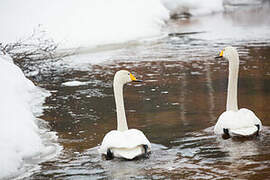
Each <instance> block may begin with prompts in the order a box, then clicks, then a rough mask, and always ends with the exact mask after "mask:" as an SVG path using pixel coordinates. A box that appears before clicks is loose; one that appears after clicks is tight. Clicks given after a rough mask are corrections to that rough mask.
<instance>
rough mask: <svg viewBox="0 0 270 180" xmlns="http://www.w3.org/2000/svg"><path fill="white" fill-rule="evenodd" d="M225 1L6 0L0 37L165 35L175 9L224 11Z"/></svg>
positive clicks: (96, 40)
mask: <svg viewBox="0 0 270 180" xmlns="http://www.w3.org/2000/svg"><path fill="white" fill-rule="evenodd" d="M222 8H223V7H222V0H204V1H200V0H88V1H86V0H57V1H51V2H50V3H48V2H47V1H44V0H27V1H18V0H2V1H1V6H0V22H1V28H0V41H1V42H4V43H8V42H16V41H17V40H18V39H23V37H29V36H30V35H31V34H32V33H33V31H43V30H45V31H46V32H47V36H48V38H52V39H53V40H54V41H55V42H56V43H58V44H60V48H61V49H66V48H78V47H93V46H98V45H104V44H114V43H122V42H127V41H131V40H138V39H142V38H151V37H156V36H160V35H162V34H163V33H164V27H165V26H164V25H165V23H166V21H167V20H168V19H169V15H170V13H171V14H172V13H179V12H181V11H188V12H189V13H191V14H192V15H201V14H210V13H212V12H216V11H220V10H222Z"/></svg>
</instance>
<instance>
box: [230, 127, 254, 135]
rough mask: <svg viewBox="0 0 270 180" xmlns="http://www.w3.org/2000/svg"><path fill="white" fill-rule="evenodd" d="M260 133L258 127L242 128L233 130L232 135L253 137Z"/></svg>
mask: <svg viewBox="0 0 270 180" xmlns="http://www.w3.org/2000/svg"><path fill="white" fill-rule="evenodd" d="M257 131H258V128H257V127H256V126H251V127H246V128H241V129H231V130H230V134H231V135H234V136H252V135H254V134H255V133H256V132H257Z"/></svg>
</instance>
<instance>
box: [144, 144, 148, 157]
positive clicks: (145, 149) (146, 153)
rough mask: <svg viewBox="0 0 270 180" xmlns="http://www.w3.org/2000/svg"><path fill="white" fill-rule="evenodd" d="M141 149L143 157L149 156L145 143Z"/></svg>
mask: <svg viewBox="0 0 270 180" xmlns="http://www.w3.org/2000/svg"><path fill="white" fill-rule="evenodd" d="M143 149H144V154H143V156H144V157H145V158H148V157H149V153H148V152H147V151H148V146H147V145H145V144H144V145H143Z"/></svg>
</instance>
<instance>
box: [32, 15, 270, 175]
mask: <svg viewBox="0 0 270 180" xmlns="http://www.w3.org/2000/svg"><path fill="white" fill-rule="evenodd" d="M218 18H220V17H218ZM227 18H228V17H227ZM206 20H207V18H206ZM206 20H205V19H203V20H201V23H205V22H206ZM174 23H175V24H174V26H172V27H174V28H175V27H179V24H180V25H182V24H181V23H183V22H181V23H179V24H178V23H177V22H174ZM185 23H187V25H186V28H187V29H189V28H190V27H189V25H190V24H192V23H195V27H197V25H196V23H198V22H189V23H190V24H189V23H188V22H185ZM200 26H202V25H200ZM192 27H193V26H192ZM202 27H204V26H202ZM193 28H194V27H193ZM184 29H185V28H184ZM195 29H196V28H195ZM244 29H245V28H244ZM191 30H192V29H191ZM242 30H243V29H242ZM191 32H194V31H191ZM207 34H208V36H209V34H211V31H207V32H205V33H197V34H196V33H195V34H187V35H184V36H181V37H172V36H169V37H167V38H165V39H161V40H157V41H155V42H150V43H149V42H145V43H144V44H141V45H140V44H139V45H137V46H131V47H127V48H120V49H117V50H112V51H106V52H102V53H100V52H99V53H97V54H94V53H93V54H88V55H87V54H83V55H77V56H73V57H69V58H67V59H66V60H65V61H63V62H61V63H63V64H61V68H59V67H60V66H59V64H56V66H55V67H54V66H51V67H50V70H51V71H48V72H47V71H46V72H44V73H43V74H41V75H40V77H36V78H37V79H36V80H37V81H38V83H39V85H40V86H42V87H45V88H46V89H48V90H50V91H51V93H52V96H51V97H50V98H48V99H47V102H46V104H45V105H46V107H47V108H46V111H45V113H44V116H43V117H42V118H43V119H45V120H46V121H48V122H49V124H50V125H51V127H52V129H53V130H54V131H56V132H58V135H59V136H60V139H61V140H60V143H61V144H62V145H63V147H64V150H63V153H62V155H61V156H60V157H58V158H57V159H55V160H53V161H49V162H45V163H42V164H41V169H40V170H36V171H35V172H34V173H33V175H32V176H31V178H32V179H48V178H52V179H127V178H134V179H222V178H227V179H255V178H258V179H267V177H269V176H270V152H269V148H270V129H269V128H268V127H267V126H270V121H268V119H269V118H270V117H269V113H268V112H270V106H269V102H270V94H269V92H270V61H269V59H270V44H269V41H268V40H265V42H262V41H261V39H260V41H258V42H254V41H253V40H254V39H252V38H251V39H252V40H251V41H252V43H248V42H249V37H248V34H247V35H246V36H247V37H245V38H243V39H242V38H240V39H238V40H235V41H231V39H226V37H225V39H226V42H230V44H231V43H233V44H234V45H235V46H236V47H237V48H238V50H239V52H240V56H241V58H240V74H239V107H247V108H249V109H251V110H253V111H254V112H256V114H257V116H258V117H259V118H260V119H261V120H262V123H263V125H264V129H263V132H262V134H261V136H259V137H255V138H251V139H248V140H246V141H243V140H232V139H228V140H222V139H220V138H219V137H216V136H215V135H214V134H213V126H214V125H215V123H216V120H217V117H218V116H219V115H220V114H221V113H222V112H223V111H224V110H225V104H226V88H227V75H228V69H227V68H228V62H226V61H216V60H215V59H214V58H213V57H214V56H215V55H216V54H217V52H218V50H220V49H222V48H224V46H225V45H224V44H223V43H211V38H210V39H208V40H206V39H205V37H206V35H207ZM227 34H228V33H227ZM213 35H215V33H213ZM245 39H246V40H245ZM243 42H245V43H243ZM209 43H210V44H209ZM108 57H109V58H108ZM100 59H101V61H103V62H105V63H102V64H92V63H91V62H90V63H89V60H93V61H94V62H96V61H97V60H100ZM65 63H66V64H65ZM70 64H71V66H72V67H73V68H70V66H69V65H70ZM59 69H60V70H59ZM119 69H128V70H130V71H132V72H134V74H135V76H136V77H137V78H138V79H142V80H143V83H141V84H128V85H127V86H126V87H125V89H124V98H125V106H126V114H127V120H128V125H129V127H130V128H137V129H140V130H142V131H143V132H144V133H145V135H146V136H147V137H148V139H149V140H150V141H151V142H152V143H153V152H152V154H151V155H150V158H149V159H141V160H138V161H135V162H134V161H122V160H113V161H102V160H101V157H100V155H99V154H98V153H97V149H98V145H99V143H100V142H101V141H102V139H103V137H104V135H105V134H106V133H107V132H108V131H110V130H112V129H115V128H116V113H115V104H114V98H113V92H112V80H113V75H114V73H115V72H116V71H117V70H119ZM53 70H54V71H53ZM75 80H77V81H81V82H87V83H83V84H82V85H80V86H64V85H62V84H63V83H64V82H68V81H75Z"/></svg>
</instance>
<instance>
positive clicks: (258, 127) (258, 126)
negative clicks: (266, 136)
mask: <svg viewBox="0 0 270 180" xmlns="http://www.w3.org/2000/svg"><path fill="white" fill-rule="evenodd" d="M255 126H256V127H257V129H258V130H257V132H256V136H259V131H260V125H259V124H255Z"/></svg>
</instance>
